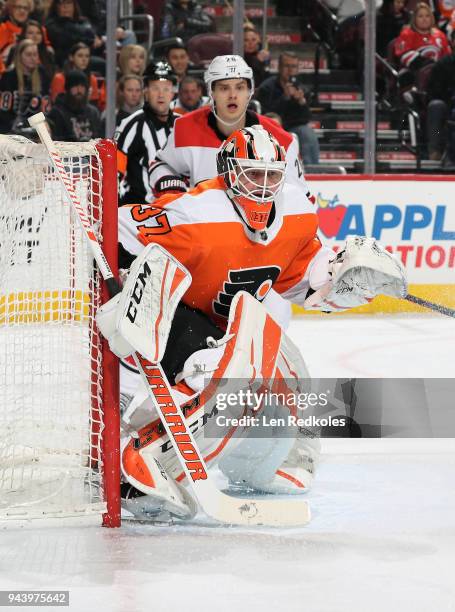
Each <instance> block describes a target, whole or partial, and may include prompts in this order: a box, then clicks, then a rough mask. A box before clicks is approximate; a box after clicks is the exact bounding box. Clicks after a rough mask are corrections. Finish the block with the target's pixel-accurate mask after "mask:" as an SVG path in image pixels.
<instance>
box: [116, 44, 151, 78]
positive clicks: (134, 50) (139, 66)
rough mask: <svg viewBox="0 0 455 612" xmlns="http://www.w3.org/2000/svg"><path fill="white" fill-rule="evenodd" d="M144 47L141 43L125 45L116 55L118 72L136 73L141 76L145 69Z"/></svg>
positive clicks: (122, 73) (123, 73)
mask: <svg viewBox="0 0 455 612" xmlns="http://www.w3.org/2000/svg"><path fill="white" fill-rule="evenodd" d="M145 59H146V57H145V49H144V47H142V46H141V45H126V46H125V47H122V49H121V50H120V53H119V56H118V65H119V68H120V74H121V75H125V74H137V75H139V76H142V75H143V74H144V70H145Z"/></svg>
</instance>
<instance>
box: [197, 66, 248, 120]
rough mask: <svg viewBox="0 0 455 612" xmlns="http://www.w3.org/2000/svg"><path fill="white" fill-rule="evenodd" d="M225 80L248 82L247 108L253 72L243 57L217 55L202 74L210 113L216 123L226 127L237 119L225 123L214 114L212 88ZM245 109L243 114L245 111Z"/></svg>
mask: <svg viewBox="0 0 455 612" xmlns="http://www.w3.org/2000/svg"><path fill="white" fill-rule="evenodd" d="M225 79H246V80H247V81H248V82H249V85H248V86H249V89H250V97H249V98H248V102H247V106H248V103H249V101H250V100H251V97H252V95H253V92H254V78H253V70H252V69H251V68H250V67H249V66H248V64H247V63H246V62H245V60H244V59H243V57H240V55H217V56H216V57H215V58H213V60H212V61H211V63H210V66H209V67H208V68H207V70H206V71H205V73H204V81H205V85H206V87H207V93H208V96H209V98H210V106H211V108H212V112H213V114H214V115H215V117H216V118H217V119H218V121H221V123H224V124H225V125H227V126H231V125H235V124H236V123H237V122H238V119H237V120H236V121H235V122H233V123H227V122H226V121H224V120H223V119H220V117H219V116H218V115H217V113H216V108H215V101H214V99H213V92H212V87H213V83H215V81H223V80H225ZM247 106H246V107H245V112H246V109H247Z"/></svg>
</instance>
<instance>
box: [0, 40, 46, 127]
mask: <svg viewBox="0 0 455 612" xmlns="http://www.w3.org/2000/svg"><path fill="white" fill-rule="evenodd" d="M49 87H50V82H49V77H48V76H47V74H46V72H45V70H44V68H43V67H42V66H40V63H39V54H38V47H37V45H36V44H35V43H34V42H33V41H32V40H27V39H25V40H21V41H20V42H19V43H18V44H17V45H16V51H15V54H14V64H13V67H12V68H10V69H9V70H7V71H6V72H5V73H4V74H3V75H2V77H1V79H0V133H2V134H8V133H10V132H19V133H20V132H21V131H22V130H23V129H24V128H28V124H27V118H28V117H30V116H31V115H34V114H35V113H38V112H40V111H45V110H47V109H48V106H49Z"/></svg>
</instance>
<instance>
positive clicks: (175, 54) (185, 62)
mask: <svg viewBox="0 0 455 612" xmlns="http://www.w3.org/2000/svg"><path fill="white" fill-rule="evenodd" d="M166 59H167V63H168V64H169V65H170V66H171V68H172V70H173V71H174V72H175V74H176V75H177V80H178V82H179V83H180V81H181V80H182V79H183V78H184V77H185V76H186V75H187V72H188V67H189V65H190V56H189V55H188V51H187V48H186V47H185V45H182V44H179V43H174V44H172V45H171V46H169V47H168V48H167V51H166Z"/></svg>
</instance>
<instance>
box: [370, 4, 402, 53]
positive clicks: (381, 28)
mask: <svg viewBox="0 0 455 612" xmlns="http://www.w3.org/2000/svg"><path fill="white" fill-rule="evenodd" d="M405 5H406V2H405V0H384V1H383V3H382V6H381V7H380V8H379V10H378V13H377V16H376V51H377V52H378V53H379V55H381V56H382V57H387V51H388V45H389V44H390V43H391V42H392V40H393V39H394V38H397V36H399V35H400V32H401V30H402V28H403V26H404V25H407V24H408V23H409V12H408V11H407V10H406V8H405Z"/></svg>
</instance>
